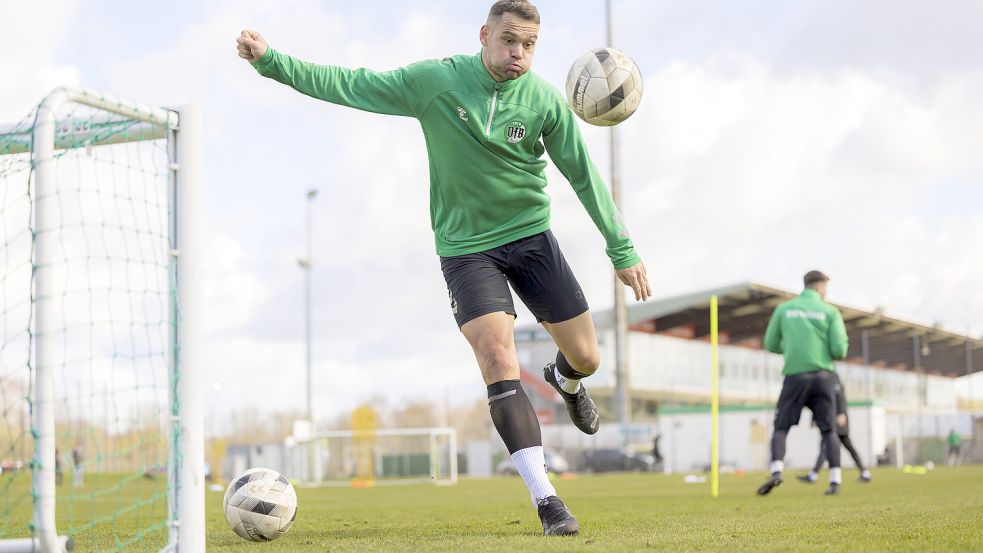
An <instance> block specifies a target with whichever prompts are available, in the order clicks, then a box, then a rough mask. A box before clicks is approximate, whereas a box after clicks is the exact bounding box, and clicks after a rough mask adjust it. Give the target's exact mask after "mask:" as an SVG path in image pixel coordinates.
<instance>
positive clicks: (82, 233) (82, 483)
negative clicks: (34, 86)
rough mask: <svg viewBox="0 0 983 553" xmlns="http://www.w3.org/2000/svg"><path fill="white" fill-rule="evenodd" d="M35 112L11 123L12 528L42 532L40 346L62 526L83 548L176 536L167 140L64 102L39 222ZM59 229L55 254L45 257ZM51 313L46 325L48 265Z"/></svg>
mask: <svg viewBox="0 0 983 553" xmlns="http://www.w3.org/2000/svg"><path fill="white" fill-rule="evenodd" d="M34 119H35V113H32V114H30V115H29V116H28V117H26V118H25V119H24V120H23V121H22V122H20V123H18V124H16V125H13V126H8V127H4V128H2V129H0V339H2V342H0V412H2V422H0V463H2V468H3V471H2V473H0V539H5V538H22V537H28V536H30V535H32V532H33V528H32V526H31V520H32V510H33V503H34V500H35V499H36V497H35V496H34V492H32V486H31V482H32V472H31V466H32V458H33V456H34V438H35V437H36V436H37V432H38V430H37V429H36V428H34V427H33V423H32V415H31V413H32V406H33V401H34V393H33V391H34V387H35V386H34V379H35V377H36V368H37V367H36V357H35V348H36V347H37V346H38V345H39V343H43V344H44V347H46V348H49V349H48V350H47V351H49V352H50V353H49V355H50V357H49V361H48V362H47V363H48V365H49V368H50V369H51V370H52V371H53V375H54V382H55V400H56V403H55V406H56V407H55V420H56V444H57V455H56V457H57V463H56V480H57V486H56V495H57V500H56V513H57V525H58V532H59V534H69V535H70V536H72V538H73V540H74V541H75V543H76V547H77V549H78V550H82V551H116V550H122V549H126V550H154V551H156V550H158V549H160V548H161V547H162V546H163V545H165V544H166V542H167V534H168V530H167V518H168V502H167V487H168V478H167V471H166V468H167V461H168V453H167V452H168V432H171V431H172V426H171V424H170V416H171V412H172V406H171V404H170V400H169V390H170V389H171V388H172V387H173V385H174V382H173V381H172V376H171V374H170V371H169V363H170V359H171V355H172V344H173V338H172V336H173V332H174V328H173V323H172V317H171V315H170V314H171V312H172V310H173V307H172V299H173V278H172V272H171V253H170V252H171V240H170V224H169V222H170V220H171V213H170V210H169V202H168V198H169V196H170V193H169V187H170V180H169V169H168V160H169V156H168V143H167V140H166V139H157V140H148V139H146V138H147V133H146V126H147V125H146V124H145V123H139V122H136V121H133V120H130V119H127V118H125V117H122V116H119V115H114V114H112V113H109V112H106V111H102V110H98V109H93V108H89V107H85V106H81V105H78V104H71V103H70V104H68V105H66V107H65V108H64V109H63V113H59V114H57V121H58V127H57V130H56V145H57V149H56V151H55V156H56V159H55V162H54V167H55V169H54V172H53V174H54V175H55V177H56V185H55V186H53V187H52V186H47V184H46V186H44V187H42V188H43V190H41V191H40V194H42V195H45V196H48V197H50V198H51V199H54V200H55V202H54V204H55V205H56V207H55V208H54V210H53V213H52V215H53V216H52V217H51V218H50V219H49V220H47V221H46V222H45V225H44V227H43V228H38V227H37V225H36V224H35V218H34V216H33V212H34V205H35V203H36V202H37V201H38V183H37V178H36V177H37V175H36V173H35V171H34V168H33V167H32V164H31V154H30V146H31V137H32V127H33V125H34ZM45 233H50V235H49V236H51V237H53V238H54V240H52V241H51V243H52V244H54V246H53V247H52V249H53V251H49V252H47V254H46V257H45V258H46V259H49V260H51V261H50V262H49V263H46V264H39V263H38V261H37V260H38V259H39V257H38V251H37V249H38V240H37V239H38V237H40V236H42V235H43V234H45ZM41 271H46V278H47V279H48V282H50V283H51V287H50V291H49V293H48V294H49V296H48V297H50V299H52V300H53V301H54V305H55V308H54V320H53V321H50V322H51V324H50V325H49V326H48V328H50V329H51V331H50V332H48V333H41V334H39V333H38V331H37V327H36V317H35V312H34V309H33V307H34V306H35V304H36V302H37V301H38V300H39V299H43V296H38V294H37V290H36V287H35V286H34V284H35V282H36V276H37V274H38V273H39V272H41Z"/></svg>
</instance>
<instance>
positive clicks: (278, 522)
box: [222, 468, 297, 541]
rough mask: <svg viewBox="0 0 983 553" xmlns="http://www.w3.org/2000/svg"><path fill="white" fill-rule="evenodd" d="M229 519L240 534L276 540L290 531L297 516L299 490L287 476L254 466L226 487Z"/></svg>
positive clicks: (226, 516)
mask: <svg viewBox="0 0 983 553" xmlns="http://www.w3.org/2000/svg"><path fill="white" fill-rule="evenodd" d="M222 507H223V508H224V510H225V520H227V521H228V522H229V526H231V527H232V530H233V531H234V532H235V533H236V534H238V535H239V536H240V537H242V538H245V539H247V540H249V541H272V540H275V539H277V538H279V537H280V536H282V535H284V534H286V533H287V530H289V529H290V526H291V525H293V523H294V518H296V517H297V492H296V491H294V487H293V486H292V485H291V484H290V481H289V480H287V478H286V477H285V476H283V475H282V474H280V473H279V472H277V471H275V470H271V469H264V468H253V469H249V470H247V471H246V472H244V473H242V474H240V475H239V476H238V477H236V478H235V479H234V480H232V482H230V483H229V487H228V488H227V489H226V490H225V499H223V500H222Z"/></svg>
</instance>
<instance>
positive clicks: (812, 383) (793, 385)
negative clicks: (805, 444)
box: [775, 371, 836, 432]
mask: <svg viewBox="0 0 983 553" xmlns="http://www.w3.org/2000/svg"><path fill="white" fill-rule="evenodd" d="M835 377H836V375H834V374H833V373H832V372H830V371H813V372H808V373H801V374H794V375H792V376H786V377H785V382H784V383H783V384H782V393H781V395H780V396H778V408H777V409H776V410H775V430H786V431H787V430H788V429H789V428H792V427H793V426H795V425H796V424H799V416H800V415H801V414H802V408H803V407H808V408H809V410H810V411H812V418H813V420H814V421H816V426H818V427H819V430H820V431H822V432H830V431H832V430H836V388H835V387H836V378H835Z"/></svg>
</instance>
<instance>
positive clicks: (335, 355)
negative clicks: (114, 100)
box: [0, 0, 983, 417]
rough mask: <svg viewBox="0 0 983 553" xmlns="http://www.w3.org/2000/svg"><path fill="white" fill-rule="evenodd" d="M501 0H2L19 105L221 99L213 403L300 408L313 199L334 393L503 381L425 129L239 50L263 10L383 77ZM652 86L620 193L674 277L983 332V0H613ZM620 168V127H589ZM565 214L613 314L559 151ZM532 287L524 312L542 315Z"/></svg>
mask: <svg viewBox="0 0 983 553" xmlns="http://www.w3.org/2000/svg"><path fill="white" fill-rule="evenodd" d="M489 4H490V2H486V1H481V2H476V1H467V2H461V1H450V0H432V1H428V2H410V1H381V0H362V1H361V2H355V3H353V2H333V1H320V2H318V1H314V0H262V1H256V2H247V3H244V2H235V1H231V0H225V1H219V0H209V1H202V2H196V1H182V0H178V1H174V2H169V3H167V5H166V6H165V5H163V4H151V3H145V2H122V1H99V0H87V1H81V0H41V1H35V2H13V1H8V0H4V1H3V13H4V17H3V18H0V36H4V37H6V38H7V44H9V45H15V46H14V47H13V48H14V49H13V50H11V51H16V55H8V56H4V57H3V59H0V75H2V78H0V122H15V121H18V120H20V119H21V118H22V117H24V116H25V115H26V114H27V113H28V112H30V110H31V109H32V108H33V106H34V105H36V103H37V102H38V101H39V100H40V99H41V98H43V97H44V95H45V94H46V93H47V92H48V91H50V90H51V89H52V88H54V87H56V86H62V85H69V86H84V87H87V88H91V89H96V90H100V91H106V92H111V93H113V94H116V95H119V96H122V97H125V98H130V99H133V100H136V101H139V102H143V103H148V104H155V105H163V106H176V105H181V104H184V103H188V102H198V103H199V104H200V105H201V108H202V111H203V118H204V129H205V130H204V133H205V134H204V137H203V148H204V152H203V154H204V177H205V178H204V186H205V190H204V201H205V206H204V209H205V214H206V215H205V217H206V221H207V223H206V228H205V229H204V231H203V236H202V237H201V239H202V240H203V241H204V249H205V251H206V264H205V273H204V275H203V278H202V285H203V287H204V301H205V306H204V307H205V320H204V323H205V330H206V335H205V344H206V352H205V354H206V364H207V368H206V370H207V377H206V380H207V381H208V382H210V383H213V384H214V385H213V386H210V388H209V390H210V391H209V397H208V401H209V402H210V404H212V405H216V406H218V407H217V408H218V409H223V410H231V409H233V408H234V407H236V406H241V405H243V404H250V405H254V406H256V408H258V409H263V410H269V411H273V410H279V409H297V408H301V406H300V405H299V401H298V398H302V397H303V395H302V391H303V383H304V342H303V335H304V333H303V330H304V329H303V273H302V271H301V270H300V269H299V268H298V266H297V259H299V258H301V257H304V256H305V237H306V230H305V228H306V227H305V217H304V215H305V209H306V205H305V203H306V201H307V199H306V193H307V191H308V190H310V189H317V190H318V191H319V196H318V197H317V199H316V200H315V201H314V203H313V205H312V209H313V225H312V233H313V247H314V254H313V266H314V269H313V273H312V275H313V309H312V311H313V320H312V323H313V325H312V326H313V331H312V336H313V340H312V352H313V353H312V358H313V366H314V382H315V385H314V395H315V412H316V413H317V415H318V416H319V417H326V416H329V415H332V414H336V413H342V412H346V411H349V410H351V409H352V408H353V407H355V406H356V405H358V404H359V403H360V402H362V401H365V400H367V399H369V398H372V397H376V396H382V397H384V398H387V399H388V400H390V401H392V402H394V403H398V402H404V401H414V400H418V399H421V398H424V399H439V400H450V401H454V402H456V401H467V400H471V399H475V398H478V397H481V396H482V395H483V394H484V386H483V385H482V382H481V378H480V375H479V373H478V369H477V366H476V364H475V362H474V359H473V356H472V353H471V351H470V348H469V347H468V345H467V343H466V342H465V340H464V339H463V338H462V337H461V336H460V334H459V332H458V330H457V328H456V326H455V324H454V320H453V317H452V315H451V312H450V309H449V306H448V304H447V292H446V288H445V285H444V282H443V279H442V276H441V273H440V269H439V263H438V259H437V257H436V255H435V254H434V250H433V237H432V233H431V230H430V226H429V225H430V223H429V219H428V197H427V193H428V182H427V178H428V172H427V158H426V151H425V146H424V142H423V137H422V133H421V132H420V130H419V126H418V124H417V123H416V122H415V121H413V120H411V119H407V118H397V117H386V116H380V115H375V114H368V113H362V112H357V111H355V110H351V109H348V108H342V107H339V106H333V105H330V104H327V103H324V102H319V101H316V100H313V99H311V98H308V97H305V96H302V95H300V94H298V93H296V92H294V91H292V90H290V89H289V88H287V87H285V86H283V85H280V84H278V83H276V82H273V81H271V80H268V79H264V78H262V77H260V76H259V75H258V74H257V73H256V72H255V71H254V70H253V69H252V68H251V67H250V66H249V64H248V63H246V62H245V61H244V60H241V59H239V58H238V57H237V56H236V50H235V38H236V36H237V35H238V34H239V31H240V30H242V29H244V28H248V29H253V30H257V31H259V32H261V33H262V34H263V35H264V37H265V38H266V39H267V40H268V41H269V43H270V44H271V45H272V46H273V47H274V48H276V49H277V50H279V51H282V52H284V53H287V54H290V55H293V56H296V57H299V58H302V59H305V60H309V61H315V62H318V63H325V64H334V65H342V66H347V67H368V68H371V69H378V70H385V69H392V68H395V67H399V66H401V65H405V64H408V63H411V62H413V61H416V60H420V59H426V58H442V57H445V56H447V55H452V54H457V53H476V52H477V51H478V49H479V43H478V30H479V28H480V26H481V24H482V23H483V21H484V18H485V15H486V13H487V8H488V5H489ZM537 5H538V7H539V9H540V12H541V14H542V19H543V25H542V30H541V34H540V42H539V46H538V49H537V54H536V60H535V63H534V66H533V69H534V71H536V72H537V73H539V74H540V75H542V76H543V77H544V78H546V79H547V80H548V81H549V82H551V83H553V84H554V85H555V86H556V87H557V88H559V89H561V90H562V88H563V82H564V79H565V76H566V73H567V70H568V68H569V66H570V64H571V63H572V61H573V60H575V59H576V58H577V57H578V56H579V55H580V54H581V53H583V52H585V51H587V50H590V49H592V48H595V47H598V46H601V45H603V44H604V41H605V36H604V28H605V27H604V25H605V21H604V3H603V2H601V1H599V0H594V1H588V0H541V1H540V2H538V3H537ZM614 10H615V15H614V45H615V46H616V47H618V48H620V49H622V50H624V51H625V52H627V53H628V54H629V55H630V56H631V57H633V58H634V59H635V61H636V62H637V63H638V65H639V68H640V70H641V73H642V75H643V76H644V79H645V96H644V98H643V100H642V103H641V106H640V108H639V110H638V112H637V113H636V114H635V115H633V116H632V118H631V119H629V120H628V121H627V122H625V123H623V124H622V125H621V126H620V127H619V136H620V140H621V143H622V151H621V163H622V165H621V170H622V186H623V190H624V198H625V200H624V206H623V212H624V215H625V219H626V221H627V223H628V225H629V227H630V228H631V231H632V236H633V238H634V241H635V244H636V247H637V249H638V251H639V253H640V254H641V256H642V258H643V259H644V261H645V263H646V266H647V268H648V272H649V275H650V279H651V281H652V285H653V289H654V292H655V295H656V297H665V296H670V295H674V294H677V293H685V292H689V291H694V290H697V289H702V288H708V287H712V286H718V285H726V284H732V283H736V282H742V281H756V282H761V283H764V284H770V285H774V286H778V287H782V288H785V289H789V290H796V289H798V287H799V286H800V282H801V275H802V274H803V273H804V272H806V271H807V270H809V269H813V268H819V269H822V270H823V271H824V272H826V273H827V274H829V275H830V276H831V277H832V278H833V280H832V282H831V286H830V296H829V299H830V300H832V301H834V302H840V303H844V304H848V305H852V306H856V307H861V308H868V309H873V308H875V307H878V306H880V307H882V308H883V309H884V310H885V312H886V313H888V314H890V315H892V316H897V317H902V318H906V319H911V320H915V321H919V322H924V323H928V324H933V323H936V322H938V323H941V324H943V325H945V326H946V327H947V328H950V329H953V330H956V331H959V332H966V331H969V332H970V333H972V334H973V335H974V336H979V335H980V334H981V332H983V315H981V313H983V287H981V286H980V283H981V282H983V247H981V244H983V207H981V206H983V133H980V132H979V129H980V128H983V103H980V102H979V98H981V97H983V52H981V50H980V48H979V44H978V35H977V28H976V27H977V25H976V23H977V22H979V21H983V4H981V3H979V2H975V1H973V0H964V1H940V2H932V3H928V2H918V1H913V0H909V1H905V0H871V1H867V2H862V3H858V2H849V1H844V0H833V1H818V0H817V1H803V2H782V1H778V0H770V1H761V2H754V3H734V2H726V1H694V2H685V3H680V2H663V1H643V0H614ZM581 129H582V131H583V133H584V136H585V139H586V140H587V143H588V146H589V148H590V151H591V153H592V155H593V157H594V160H595V162H596V163H597V165H598V167H599V168H600V169H601V171H602V174H605V175H607V174H608V171H609V159H610V158H609V151H608V134H607V131H606V130H603V129H598V128H590V127H588V126H587V125H582V126H581ZM547 175H548V178H549V180H550V186H549V187H548V192H549V194H550V196H551V198H552V200H553V223H552V225H553V230H554V233H555V234H556V235H557V237H558V240H559V242H560V244H561V246H562V247H563V250H564V252H565V254H566V256H567V259H568V261H569V262H570V264H571V265H572V267H573V269H574V271H575V273H576V274H577V276H578V279H579V280H580V282H581V284H582V285H583V288H584V291H585V293H586V295H587V298H588V300H589V301H590V302H591V305H592V307H593V308H595V309H604V308H607V307H610V305H611V303H612V300H611V297H612V278H613V277H612V274H611V269H610V263H609V262H608V260H607V258H606V256H605V255H604V249H603V248H604V245H603V241H602V240H601V237H600V235H599V233H598V232H597V230H596V229H595V228H594V227H593V225H592V223H591V221H590V219H589V218H588V216H587V214H586V212H585V211H584V210H583V208H582V207H581V206H580V205H579V203H578V201H577V198H576V196H575V195H574V194H573V192H572V191H571V189H570V187H569V185H568V184H567V183H566V182H565V181H564V180H563V178H562V177H561V176H560V175H559V174H558V173H557V172H556V171H555V170H554V169H553V168H552V165H551V166H550V168H549V169H548V173H547ZM533 321H534V319H533V318H532V317H531V315H530V314H529V313H528V311H526V310H524V309H522V308H520V313H519V320H518V323H519V324H526V323H531V322H533Z"/></svg>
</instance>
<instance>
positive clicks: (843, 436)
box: [796, 372, 871, 484]
mask: <svg viewBox="0 0 983 553" xmlns="http://www.w3.org/2000/svg"><path fill="white" fill-rule="evenodd" d="M833 376H834V377H835V379H836V382H835V385H834V389H835V390H836V435H837V437H838V438H839V439H840V443H841V444H843V447H845V448H846V450H847V452H849V453H850V456H851V457H853V462H854V463H855V464H856V465H857V468H858V469H860V478H859V481H860V482H865V483H866V482H870V480H871V476H870V471H869V470H867V467H865V466H864V462H863V459H861V458H860V454H859V453H857V448H855V447H853V441H852V440H850V418H849V416H848V413H847V401H846V390H845V389H844V387H843V383H842V382H841V381H840V375H839V373H836V372H834V373H833ZM825 462H826V442H824V441H822V439H820V441H819V455H818V456H817V457H816V465H815V466H814V467H812V470H811V471H809V474H800V475H798V476H796V478H798V479H799V480H800V481H802V482H806V483H808V484H812V483H815V481H816V480H817V479H818V478H819V470H820V469H822V468H823V463H825Z"/></svg>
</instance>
